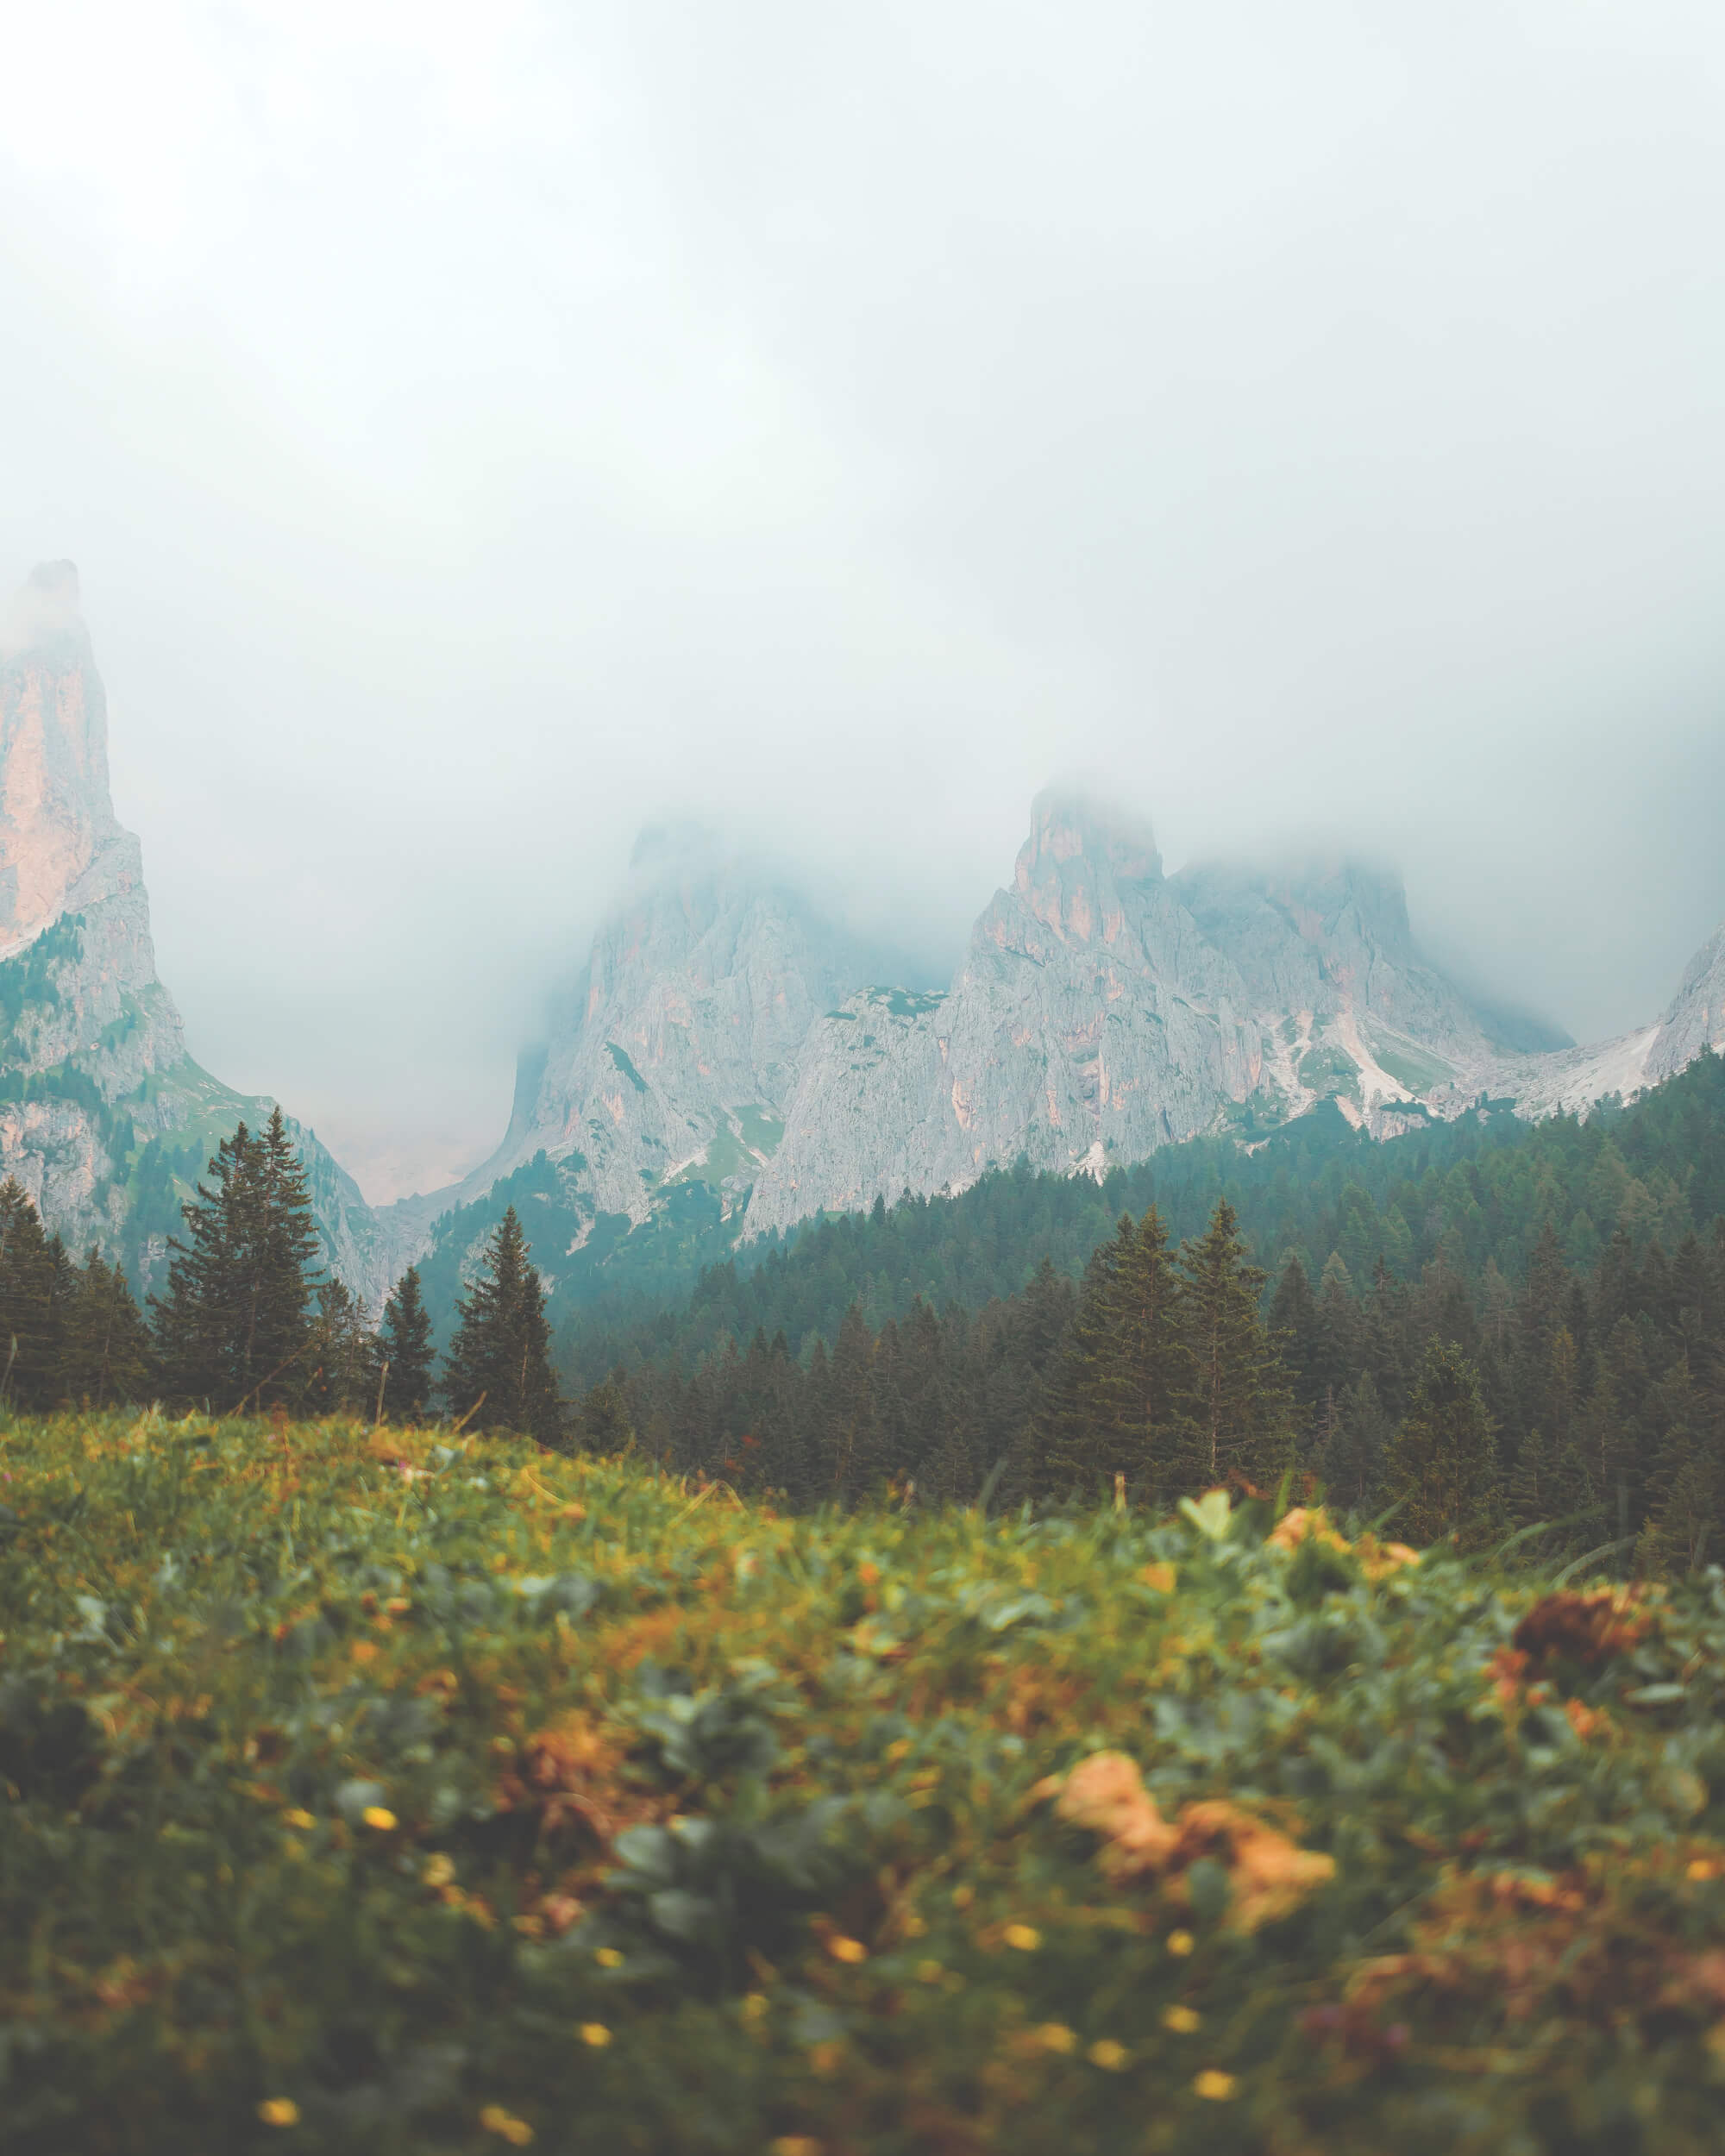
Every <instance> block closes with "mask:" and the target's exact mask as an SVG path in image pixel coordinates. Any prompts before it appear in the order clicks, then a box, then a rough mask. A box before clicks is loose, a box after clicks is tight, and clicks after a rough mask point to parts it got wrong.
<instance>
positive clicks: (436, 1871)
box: [419, 1849, 455, 1887]
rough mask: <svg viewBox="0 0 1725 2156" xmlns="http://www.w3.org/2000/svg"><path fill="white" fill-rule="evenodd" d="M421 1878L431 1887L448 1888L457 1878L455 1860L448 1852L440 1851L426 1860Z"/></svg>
mask: <svg viewBox="0 0 1725 2156" xmlns="http://www.w3.org/2000/svg"><path fill="white" fill-rule="evenodd" d="M419 1876H420V1877H421V1878H422V1879H423V1881H424V1882H425V1883H426V1885H427V1886H429V1887H442V1886H448V1885H449V1882H450V1880H451V1879H453V1878H454V1877H455V1858H453V1857H452V1856H450V1855H449V1852H448V1851H447V1850H442V1849H439V1850H438V1851H436V1853H435V1854H434V1855H432V1856H430V1857H428V1858H426V1859H425V1869H424V1870H423V1871H422V1872H421V1873H420V1875H419Z"/></svg>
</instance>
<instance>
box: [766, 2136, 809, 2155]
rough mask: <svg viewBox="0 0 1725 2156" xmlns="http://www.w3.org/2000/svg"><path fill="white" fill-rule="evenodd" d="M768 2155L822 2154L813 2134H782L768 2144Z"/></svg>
mask: <svg viewBox="0 0 1725 2156" xmlns="http://www.w3.org/2000/svg"><path fill="white" fill-rule="evenodd" d="M767 2151H768V2156H821V2144H820V2143H819V2141H818V2140H816V2139H815V2137H814V2135H813V2134H779V2135H777V2136H776V2138H775V2139H774V2140H770V2141H768V2144H767Z"/></svg>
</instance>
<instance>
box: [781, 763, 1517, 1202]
mask: <svg viewBox="0 0 1725 2156" xmlns="http://www.w3.org/2000/svg"><path fill="white" fill-rule="evenodd" d="M1361 1021H1364V1022H1365V1024H1364V1030H1363V1029H1362V1025H1361ZM1326 1029H1329V1030H1330V1032H1331V1035H1332V1037H1331V1038H1329V1039H1328V1040H1326V1039H1325V1038H1324V1035H1325V1032H1326ZM1372 1033H1375V1034H1378V1035H1381V1036H1382V1039H1383V1042H1384V1043H1385V1044H1395V1043H1398V1042H1400V1041H1402V1038H1403V1037H1404V1035H1405V1037H1406V1039H1407V1040H1408V1042H1409V1043H1412V1042H1416V1041H1418V1042H1423V1043H1424V1044H1426V1046H1425V1051H1424V1056H1423V1061H1422V1063H1421V1070H1420V1071H1419V1073H1417V1074H1415V1073H1414V1072H1411V1071H1410V1072H1409V1075H1410V1077H1411V1076H1414V1075H1427V1073H1429V1075H1431V1076H1433V1077H1435V1076H1440V1075H1448V1066H1447V1065H1446V1064H1443V1063H1440V1062H1438V1061H1437V1059H1436V1057H1435V1056H1433V1054H1432V1052H1431V1051H1432V1050H1433V1048H1434V1047H1435V1046H1437V1045H1438V1044H1442V1045H1443V1046H1444V1047H1449V1046H1451V1045H1452V1044H1453V1045H1458V1046H1465V1049H1466V1050H1468V1051H1469V1053H1470V1054H1477V1053H1479V1052H1483V1051H1484V1046H1485V1044H1484V1037H1483V1035H1482V1034H1481V1032H1480V1030H1479V1028H1478V1026H1477V1023H1474V1022H1472V1021H1471V1018H1470V1016H1469V1014H1468V1012H1467V1011H1466V1007H1465V1004H1464V1003H1463V1002H1462V1000H1461V999H1460V998H1459V997H1458V996H1457V994H1456V993H1455V992H1454V991H1453V990H1452V989H1451V988H1450V987H1448V984H1447V983H1445V982H1443V981H1441V979H1440V977H1439V976H1438V975H1435V974H1433V973H1432V972H1431V970H1430V969H1429V968H1426V967H1425V966H1424V965H1423V963H1422V962H1421V960H1420V958H1419V956H1418V953H1417V951H1416V950H1415V947H1414V944H1413V941H1412V938H1411V936H1410V935H1409V933H1408V920H1407V908H1406V905H1405V902H1404V901H1403V899H1402V894H1401V892H1400V888H1399V887H1397V886H1396V885H1395V884H1394V883H1393V882H1391V881H1389V880H1387V879H1384V878H1382V877H1377V876H1374V875H1373V874H1371V872H1368V871H1365V870H1363V869H1360V868H1357V867H1353V866H1350V865H1348V864H1340V865H1339V866H1338V867H1336V868H1333V869H1324V870H1320V871H1317V872H1308V873H1305V874H1302V875H1299V876H1297V877H1289V876H1284V877H1283V878H1280V879H1253V878H1247V877H1244V876H1241V875H1239V874H1236V873H1234V872H1230V871H1225V870H1221V869H1210V870H1207V871H1203V872H1201V873H1199V874H1195V875H1192V876H1188V877H1182V878H1177V879H1175V880H1174V881H1169V880H1167V879H1165V878H1164V875H1163V873H1162V866H1161V861H1160V857H1159V856H1158V854H1157V849H1156V845H1155V843H1154V840H1153V839H1152V837H1151V834H1150V832H1149V831H1148V830H1145V829H1144V828H1143V827H1142V826H1141V825H1138V824H1132V823H1131V822H1128V821H1124V820H1122V819H1120V818H1116V817H1113V816H1110V815H1108V814H1107V813H1106V812H1103V811H1101V810H1100V809H1099V808H1097V807H1096V806H1095V805H1094V804H1091V803H1088V802H1086V801H1084V800H1083V799H1078V798H1075V797H1072V796H1067V795H1062V794H1058V793H1049V794H1044V796H1042V797H1041V798H1040V799H1038V802H1037V803H1036V805H1035V806H1034V809H1033V811H1032V830H1031V835H1030V837H1029V838H1028V839H1027V841H1026V843H1025V846H1024V848H1023V849H1022V850H1021V851H1020V853H1019V858H1018V862H1017V863H1016V866H1015V868H1014V871H1013V882H1012V885H1011V887H1009V888H1008V889H1007V890H1003V891H1000V892H998V893H996V894H995V896H994V900H993V901H992V903H991V904H990V905H989V906H988V909H987V911H986V912H984V913H983V915H982V918H981V919H980V920H979V921H978V923H977V924H976V927H975V931H974V933H973V934H972V937H971V939H970V947H969V952H968V954H967V956H966V958H965V961H964V963H963V966H962V967H961V968H960V970H959V973H958V975H957V979H956V980H955V981H954V982H953V985H952V989H951V992H950V994H949V995H948V996H946V997H945V998H944V999H939V1000H932V999H925V1000H922V1001H921V1002H920V1003H914V1002H906V1001H902V1000H901V1001H900V1003H899V1004H898V1005H895V1004H894V1000H893V998H892V996H891V995H890V994H889V993H888V992H887V991H883V990H877V991H873V992H871V993H869V995H868V996H866V997H863V998H858V999H854V1000H852V1002H851V1003H850V1004H848V1005H847V1006H845V1008H844V1011H843V1012H840V1013H837V1014H835V1016H834V1017H832V1018H827V1019H825V1020H823V1021H821V1022H820V1023H819V1024H818V1025H817V1026H816V1028H815V1031H814V1032H813V1034H812V1036H811V1038H810V1042H809V1044H808V1047H807V1048H806V1050H805V1052H804V1056H803V1058H802V1063H801V1068H800V1074H799V1081H798V1085H797V1088H796V1092H795V1094H793V1100H792V1104H791V1106H790V1109H789V1111H788V1112H787V1128H786V1133H785V1139H784V1143H783V1144H782V1145H781V1147H780V1149H779V1150H778V1152H777V1153H776V1154H775V1156H774V1159H773V1161H772V1163H771V1164H770V1166H769V1167H768V1169H767V1171H766V1173H765V1174H764V1175H762V1179H761V1181H760V1183H759V1184H758V1185H757V1187H756V1192H755V1194H754V1198H753V1200H752V1201H751V1203H750V1212H749V1225H750V1228H751V1230H757V1231H761V1230H773V1229H779V1228H783V1227H787V1226H788V1225H791V1224H792V1223H793V1221H794V1220H796V1219H800V1218H801V1217H803V1215H805V1214H806V1213H808V1212H810V1211H812V1210H814V1209H817V1208H823V1207H825V1208H837V1207H839V1206H856V1205H862V1204H867V1203H869V1202H870V1201H871V1200H872V1199H873V1198H874V1197H875V1196H876V1195H885V1196H887V1197H888V1198H894V1197H896V1196H898V1195H899V1194H900V1192H901V1191H902V1190H903V1189H905V1188H911V1189H913V1190H919V1191H932V1190H940V1189H961V1188H963V1187H964V1186H965V1185H966V1184H967V1183H969V1182H970V1181H974V1180H975V1177H976V1176H977V1175H979V1174H980V1173H982V1170H983V1169H985V1168H987V1167H988V1166H989V1165H991V1164H995V1165H999V1164H1004V1163H1007V1162H1010V1161H1012V1160H1013V1159H1015V1158H1016V1157H1017V1156H1019V1154H1020V1153H1023V1154H1026V1155H1027V1156H1028V1157H1029V1159H1030V1162H1031V1163H1032V1166H1034V1167H1038V1168H1044V1169H1057V1170H1067V1171H1070V1170H1072V1169H1081V1168H1082V1169H1088V1170H1090V1171H1091V1172H1094V1173H1101V1172H1103V1171H1105V1170H1106V1169H1107V1168H1108V1167H1110V1166H1113V1165H1114V1164H1116V1163H1127V1162H1131V1161H1135V1160H1141V1159H1142V1158H1143V1157H1144V1156H1145V1155H1146V1154H1148V1153H1150V1152H1151V1151H1153V1150H1155V1149H1156V1147H1157V1146H1158V1145H1164V1144H1170V1143H1173V1142H1175V1141H1177V1140H1179V1139H1181V1138H1190V1137H1193V1136H1195V1135H1196V1134H1197V1133H1199V1132H1201V1131H1208V1130H1212V1129H1214V1128H1216V1127H1218V1125H1219V1124H1226V1122H1227V1121H1228V1120H1229V1119H1230V1118H1231V1117H1232V1118H1234V1119H1237V1120H1240V1121H1242V1122H1244V1121H1245V1119H1246V1118H1247V1117H1248V1116H1249V1115H1250V1114H1251V1113H1252V1112H1254V1110H1255V1109H1261V1110H1262V1111H1263V1112H1264V1115H1265V1116H1267V1117H1268V1118H1270V1119H1280V1118H1281V1117H1282V1116H1283V1115H1285V1114H1288V1113H1289V1112H1296V1111H1297V1109H1298V1108H1299V1107H1300V1106H1309V1105H1310V1103H1311V1102H1312V1101H1313V1100H1316V1099H1318V1098H1320V1097H1321V1096H1322V1095H1324V1094H1339V1097H1341V1098H1342V1100H1343V1105H1344V1106H1345V1107H1346V1106H1352V1107H1353V1109H1354V1112H1355V1114H1356V1119H1358V1118H1359V1117H1362V1116H1364V1115H1365V1114H1367V1113H1369V1112H1380V1111H1381V1110H1382V1109H1383V1107H1384V1106H1387V1105H1388V1104H1390V1103H1393V1102H1396V1101H1400V1100H1404V1099H1405V1098H1407V1097H1408V1087H1405V1086H1404V1085H1403V1084H1402V1081H1400V1080H1399V1079H1397V1078H1395V1077H1393V1076H1391V1075H1389V1074H1388V1073H1386V1072H1385V1071H1384V1070H1383V1069H1381V1068H1380V1067H1379V1065H1378V1063H1377V1060H1376V1057H1375V1056H1374V1054H1373V1052H1372V1049H1371V1047H1370V1046H1368V1045H1367V1040H1366V1036H1367V1035H1368V1034H1372ZM1386 1052H1389V1050H1388V1047H1387V1046H1386ZM1404 1060H1405V1058H1404ZM1314 1065H1316V1066H1317V1068H1314ZM1344 1083H1345V1084H1346V1087H1348V1088H1349V1089H1350V1090H1349V1091H1348V1092H1347V1093H1346V1094H1340V1092H1339V1088H1340V1087H1341V1086H1342V1085H1343V1084H1344ZM1363 1088H1364V1089H1363Z"/></svg>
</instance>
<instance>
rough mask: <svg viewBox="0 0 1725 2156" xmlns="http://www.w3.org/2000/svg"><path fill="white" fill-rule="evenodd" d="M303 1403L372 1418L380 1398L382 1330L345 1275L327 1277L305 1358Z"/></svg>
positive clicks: (315, 1409)
mask: <svg viewBox="0 0 1725 2156" xmlns="http://www.w3.org/2000/svg"><path fill="white" fill-rule="evenodd" d="M302 1359H303V1361H304V1363H305V1364H306V1366H307V1367H306V1370H305V1376H304V1382H303V1385H302V1388H301V1391H300V1406H301V1407H302V1408H303V1409H304V1411H305V1412H306V1413H310V1414H316V1415H348V1416H351V1417H354V1418H356V1419H357V1418H359V1417H362V1416H363V1417H367V1418H368V1417H369V1416H370V1414H371V1412H372V1407H373V1402H374V1401H376V1398H377V1381H378V1344H377V1336H376V1334H375V1333H374V1332H373V1331H372V1329H371V1327H370V1326H369V1325H367V1322H366V1307H365V1305H364V1303H362V1302H361V1300H360V1299H359V1297H358V1296H357V1295H355V1294H354V1293H353V1291H352V1290H351V1289H350V1288H348V1284H347V1282H345V1281H341V1280H326V1281H325V1282H323V1285H322V1286H321V1287H320V1288H318V1290H317V1314H316V1316H315V1317H314V1318H313V1319H312V1320H311V1337H310V1339H309V1342H308V1344H307V1346H306V1350H305V1353H304V1357H303V1358H302Z"/></svg>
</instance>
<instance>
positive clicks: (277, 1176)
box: [151, 1108, 319, 1411]
mask: <svg viewBox="0 0 1725 2156" xmlns="http://www.w3.org/2000/svg"><path fill="white" fill-rule="evenodd" d="M205 1172H206V1174H207V1175H209V1178H210V1181H209V1182H208V1183H207V1184H206V1183H203V1182H200V1183H199V1184H198V1186H197V1196H196V1197H195V1198H193V1199H191V1200H188V1201H187V1202H186V1203H185V1205H183V1206H181V1207H180V1214H181V1218H182V1219H183V1220H184V1222H185V1241H184V1242H181V1241H179V1240H178V1239H176V1240H175V1241H173V1242H172V1243H170V1244H169V1245H168V1248H169V1250H171V1251H172V1252H173V1257H172V1259H171V1261H170V1263H169V1266H168V1277H167V1293H166V1295H164V1296H162V1297H160V1299H158V1298H156V1297H154V1296H152V1298H151V1307H152V1309H153V1311H154V1314H155V1324H156V1344H157V1350H158V1352H159V1354H160V1358H161V1363H162V1368H163V1374H164V1377H165V1380H166V1384H167V1386H168V1388H169V1390H170V1391H171V1392H173V1394H175V1395H178V1396H179V1398H181V1399H189V1400H207V1401H210V1405H211V1406H212V1407H216V1408H217V1409H221V1410H224V1411H225V1410H230V1409H233V1408H236V1407H248V1406H252V1405H256V1406H258V1407H264V1406H267V1405H268V1404H269V1403H270V1402H271V1401H290V1402H291V1401H297V1400H298V1398H299V1397H300V1395H301V1394H302V1392H303V1391H304V1386H305V1382H306V1379H307V1376H308V1374H309V1373H308V1370H307V1369H306V1367H305V1365H304V1355H305V1351H306V1349H307V1348H308V1347H309V1346H310V1344H311V1319H310V1315H309V1306H310V1304H311V1298H312V1294H313V1288H314V1279H313V1268H314V1264H315V1261H316V1259H317V1255H318V1250H319V1241H318V1236H317V1226H316V1225H315V1223H314V1221H313V1219H312V1214H311V1198H310V1196H309V1194H307V1191H306V1188H305V1171H304V1168H303V1167H302V1165H301V1164H300V1162H299V1159H298V1156H297V1155H296V1154H295V1152H294V1150H293V1144H292V1139H291V1138H289V1136H288V1133H287V1125H286V1122H285V1119H284V1117H283V1115H282V1112H281V1110H280V1109H279V1108H277V1109H275V1110H273V1112H272V1113H271V1116H270V1119H269V1122H268V1124H267V1125H266V1127H265V1129H264V1131H263V1132H262V1134H261V1135H260V1136H258V1135H254V1133H253V1132H252V1131H248V1129H247V1127H246V1125H244V1124H243V1123H242V1124H240V1125H237V1127H236V1128H235V1131H234V1135H233V1136H232V1137H231V1138H223V1140H222V1142H221V1144H219V1145H218V1146H217V1147H216V1152H215V1155H214V1156H213V1157H212V1158H211V1160H210V1164H209V1167H208V1169H206V1171H205Z"/></svg>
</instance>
